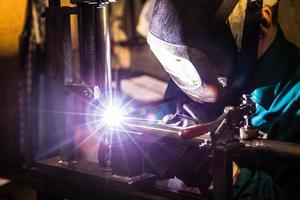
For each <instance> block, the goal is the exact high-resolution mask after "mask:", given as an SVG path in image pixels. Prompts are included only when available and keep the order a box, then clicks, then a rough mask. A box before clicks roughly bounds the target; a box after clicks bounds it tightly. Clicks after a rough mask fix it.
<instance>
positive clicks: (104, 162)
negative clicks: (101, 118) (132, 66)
mask: <svg viewBox="0 0 300 200" xmlns="http://www.w3.org/2000/svg"><path fill="white" fill-rule="evenodd" d="M95 15H96V24H95V29H96V32H95V34H96V52H97V55H96V64H97V73H96V79H97V84H99V86H100V90H101V92H102V93H105V94H106V101H108V104H112V103H113V94H112V74H111V50H110V48H111V46H110V30H109V7H108V4H106V5H105V4H104V5H99V7H97V8H96V9H95ZM102 134H104V137H103V142H101V143H100V146H99V153H98V160H99V164H100V165H101V166H102V167H103V168H104V170H110V169H111V165H112V161H111V160H112V146H111V145H112V133H111V132H108V133H102Z"/></svg>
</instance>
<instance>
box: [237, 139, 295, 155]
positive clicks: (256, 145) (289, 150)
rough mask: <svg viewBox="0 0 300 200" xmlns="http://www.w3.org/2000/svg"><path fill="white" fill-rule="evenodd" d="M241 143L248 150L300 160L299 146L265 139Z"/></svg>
mask: <svg viewBox="0 0 300 200" xmlns="http://www.w3.org/2000/svg"><path fill="white" fill-rule="evenodd" d="M242 142H243V143H244V144H245V146H246V149H248V150H252V151H253V150H256V151H265V152H270V153H273V154H275V155H278V156H282V157H288V158H298V159H300V144H296V143H289V142H281V141H274V140H265V139H256V140H250V141H247V140H245V141H242Z"/></svg>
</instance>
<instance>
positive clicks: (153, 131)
mask: <svg viewBox="0 0 300 200" xmlns="http://www.w3.org/2000/svg"><path fill="white" fill-rule="evenodd" d="M122 126H123V128H125V130H128V131H129V132H138V133H143V134H149V135H151V136H154V137H160V138H164V139H167V140H170V141H172V142H176V143H182V144H202V143H203V142H210V140H211V139H210V137H209V135H208V134H206V135H202V136H200V137H195V138H192V139H182V137H181V136H180V135H181V134H182V133H183V132H185V131H186V130H189V129H191V127H187V128H181V127H173V126H169V125H164V124H159V123H156V122H155V123H154V122H147V121H141V120H136V121H132V122H126V123H124V124H122ZM200 128H201V127H200ZM195 131H196V130H195ZM241 143H243V144H245V149H246V150H249V151H264V152H269V153H271V154H273V155H275V156H279V157H284V158H298V159H300V144H296V143H289V142H282V141H274V140H264V139H255V140H249V141H248V140H243V141H241Z"/></svg>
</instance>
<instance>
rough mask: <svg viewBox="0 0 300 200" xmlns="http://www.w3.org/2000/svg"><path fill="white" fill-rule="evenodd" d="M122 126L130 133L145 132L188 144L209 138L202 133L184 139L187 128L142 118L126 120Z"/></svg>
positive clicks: (168, 140) (170, 140) (198, 142)
mask: <svg viewBox="0 0 300 200" xmlns="http://www.w3.org/2000/svg"><path fill="white" fill-rule="evenodd" d="M122 128H124V129H125V130H126V131H127V132H129V133H138V134H144V135H145V136H147V135H149V136H150V137H152V138H156V139H159V140H161V141H166V142H171V143H179V144H186V145H190V144H203V143H205V142H207V139H208V138H209V137H207V135H202V136H199V137H195V138H192V139H189V140H184V139H182V138H181V134H182V131H183V130H184V129H185V128H180V127H175V126H169V125H165V124H159V123H153V122H147V121H142V120H135V121H130V122H125V123H123V124H122Z"/></svg>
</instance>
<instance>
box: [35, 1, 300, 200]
mask: <svg viewBox="0 0 300 200" xmlns="http://www.w3.org/2000/svg"><path fill="white" fill-rule="evenodd" d="M71 3H72V4H74V7H62V6H61V4H60V0H49V6H48V7H47V9H46V10H45V14H44V17H45V19H46V31H47V39H46V45H47V58H48V69H49V70H50V71H51V70H52V71H55V72H57V74H59V76H60V81H61V85H62V86H63V87H64V88H65V90H64V91H65V92H64V96H63V98H62V99H60V102H61V105H60V106H61V108H62V110H65V112H66V113H71V112H75V113H86V112H87V109H88V115H91V118H92V119H90V120H91V122H93V123H96V124H97V126H96V128H95V130H94V131H95V132H97V131H102V137H101V139H100V140H99V143H100V144H99V155H98V160H99V163H92V162H87V161H83V160H80V159H77V158H76V155H75V153H74V152H75V151H74V150H75V149H76V145H75V143H74V129H73V127H74V126H75V125H76V123H77V122H78V118H82V116H78V115H76V114H75V115H66V116H65V118H64V122H63V123H64V127H65V135H64V136H63V137H62V138H63V142H62V144H63V146H62V147H61V152H60V156H59V157H54V158H49V159H46V160H41V161H38V162H37V164H36V167H35V168H34V169H32V170H31V171H30V173H31V175H32V185H33V187H34V188H35V189H36V191H37V193H38V199H64V198H67V199H96V198H100V199H103V198H104V199H211V198H212V199H216V200H217V199H232V159H233V156H234V154H235V153H240V154H242V153H243V152H245V151H246V152H254V153H255V152H257V151H264V152H268V153H270V154H272V155H279V156H282V157H284V158H293V160H294V161H295V160H296V161H297V159H295V158H298V159H299V158H300V146H299V145H296V144H289V143H283V142H275V141H270V140H265V139H264V134H263V133H261V132H259V131H258V130H256V129H254V128H253V127H251V126H250V125H249V120H250V119H251V116H252V115H253V114H254V113H255V104H254V103H253V102H252V101H251V97H250V96H249V95H243V100H242V103H241V104H240V105H239V106H236V107H225V109H224V113H223V114H222V115H221V116H220V117H219V118H218V119H216V120H215V121H212V122H207V123H201V122H199V121H197V120H194V123H195V124H194V125H192V126H188V127H176V126H173V125H170V124H168V123H163V122H158V121H151V120H145V119H143V118H139V117H136V116H135V115H133V114H132V113H133V112H132V111H130V110H129V111H128V110H122V109H123V106H122V105H119V107H115V106H116V104H115V103H116V102H115V100H114V96H115V95H114V90H113V88H112V74H111V52H110V49H111V48H110V32H109V5H110V4H111V3H112V1H109V0H71ZM70 15H76V16H77V18H78V33H79V55H80V72H79V71H78V70H77V71H76V69H74V66H73V65H72V63H71V58H72V55H71V31H70ZM77 72H79V73H77ZM166 101H167V100H166ZM82 102H88V103H86V104H85V105H89V108H86V107H84V106H80V105H82ZM159 103H164V102H156V104H159ZM123 132H124V134H125V135H126V137H127V138H131V140H130V142H127V143H126V142H125V143H126V144H125V145H123V147H124V148H126V150H124V151H123V152H121V151H120V147H118V146H117V147H116V146H114V145H112V144H113V139H114V138H115V137H118V134H115V133H123ZM155 141H159V142H165V143H174V144H178V145H191V144H193V145H198V146H199V148H203V147H204V148H207V149H209V152H211V155H212V175H213V178H212V181H213V183H214V186H213V189H212V191H211V194H210V195H206V194H205V195H199V194H194V193H188V192H184V191H176V190H172V189H168V188H162V187H160V186H157V185H156V181H157V179H158V178H159V177H158V175H157V174H153V173H151V171H148V170H147V168H146V167H145V166H146V164H145V162H146V161H145V157H147V156H148V155H147V145H149V143H150V144H151V143H152V145H155ZM121 142H122V141H121ZM146 143H147V144H146ZM121 146H122V145H121ZM122 154H128V155H129V157H130V159H129V161H127V162H128V163H127V164H126V161H125V160H126V159H124V156H122ZM125 157H126V156H125Z"/></svg>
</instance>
